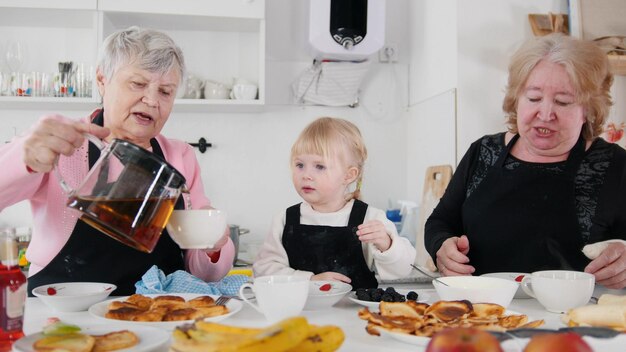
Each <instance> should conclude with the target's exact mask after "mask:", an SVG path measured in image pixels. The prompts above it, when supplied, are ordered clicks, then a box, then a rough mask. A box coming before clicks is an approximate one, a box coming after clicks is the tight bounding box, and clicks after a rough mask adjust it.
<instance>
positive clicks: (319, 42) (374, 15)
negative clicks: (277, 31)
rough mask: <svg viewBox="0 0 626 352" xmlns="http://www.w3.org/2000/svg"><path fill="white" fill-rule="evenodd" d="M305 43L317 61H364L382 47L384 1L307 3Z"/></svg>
mask: <svg viewBox="0 0 626 352" xmlns="http://www.w3.org/2000/svg"><path fill="white" fill-rule="evenodd" d="M309 44H310V45H311V49H312V51H313V55H314V56H315V58H317V59H331V60H353V61H359V60H364V59H367V57H368V56H369V55H371V54H373V53H375V52H377V51H378V50H380V49H381V48H382V47H383V45H384V44H385V0H310V16H309Z"/></svg>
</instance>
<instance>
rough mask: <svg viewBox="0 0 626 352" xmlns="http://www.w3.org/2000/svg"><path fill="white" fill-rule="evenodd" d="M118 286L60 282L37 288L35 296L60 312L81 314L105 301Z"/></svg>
mask: <svg viewBox="0 0 626 352" xmlns="http://www.w3.org/2000/svg"><path fill="white" fill-rule="evenodd" d="M116 288H117V286H115V285H113V284H107V283H101V282H60V283H56V284H49V285H43V286H39V287H36V288H35V289H33V295H35V296H37V297H39V299H40V300H42V301H43V303H45V304H46V305H47V306H48V307H50V308H52V309H54V310H56V311H59V312H80V311H84V310H87V309H88V308H89V307H91V306H92V305H94V304H96V303H98V302H100V301H103V300H104V299H105V298H107V297H108V296H109V295H110V294H111V292H113V291H115V289H116Z"/></svg>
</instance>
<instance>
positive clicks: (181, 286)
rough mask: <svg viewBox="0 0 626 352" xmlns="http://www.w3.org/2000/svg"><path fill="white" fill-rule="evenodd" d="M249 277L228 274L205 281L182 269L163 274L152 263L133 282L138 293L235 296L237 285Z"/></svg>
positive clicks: (239, 285) (237, 289)
mask: <svg viewBox="0 0 626 352" xmlns="http://www.w3.org/2000/svg"><path fill="white" fill-rule="evenodd" d="M249 279H250V277H248V276H246V275H229V276H226V277H224V278H223V279H222V280H220V281H218V282H205V281H203V280H202V279H200V278H197V277H195V276H193V275H191V274H190V273H188V272H186V271H183V270H177V271H175V272H173V273H171V274H169V275H167V276H165V274H164V273H163V271H162V270H160V269H159V268H158V267H157V266H156V265H153V266H152V267H151V268H150V269H149V270H148V271H147V272H146V273H145V274H143V276H142V277H141V280H140V281H137V283H135V288H136V293H140V294H163V293H199V294H205V295H227V296H236V295H237V294H238V292H239V287H241V285H243V284H244V283H246V282H248V280H249Z"/></svg>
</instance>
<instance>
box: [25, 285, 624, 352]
mask: <svg viewBox="0 0 626 352" xmlns="http://www.w3.org/2000/svg"><path fill="white" fill-rule="evenodd" d="M394 287H395V288H397V289H410V290H415V291H417V292H418V293H420V292H426V293H428V294H430V299H429V300H428V302H429V303H432V302H434V301H436V300H438V296H437V295H436V293H435V290H434V289H433V287H432V285H430V284H402V285H394ZM604 292H607V290H606V289H603V288H600V287H597V288H596V292H595V294H594V295H595V296H596V297H597V296H599V295H600V294H601V293H604ZM612 293H617V294H626V292H625V291H623V290H622V291H618V292H612ZM361 308H363V307H362V306H360V305H357V304H356V303H354V302H352V301H351V300H349V299H348V298H347V297H344V298H343V299H342V300H341V301H339V302H338V303H337V304H336V305H335V306H333V307H332V308H331V309H328V310H319V311H305V312H303V315H304V316H305V317H306V318H307V320H308V321H309V323H311V324H317V325H326V324H332V325H337V326H340V327H341V328H342V329H343V331H344V333H345V335H346V340H345V341H344V343H343V345H342V346H341V348H340V350H339V351H359V352H360V351H377V352H378V351H381V350H384V351H389V352H393V351H423V350H424V349H425V348H424V347H419V346H414V345H410V344H406V343H404V342H400V341H396V340H393V339H390V338H388V337H379V336H372V335H369V334H367V332H366V331H365V325H366V322H365V321H363V320H360V319H359V318H358V316H357V312H358V310H359V309H361ZM508 309H509V310H512V311H516V312H521V313H523V314H526V315H528V316H529V318H530V319H531V320H536V319H544V320H545V322H546V324H545V326H544V327H545V328H552V329H558V328H559V327H563V324H562V323H561V322H560V316H559V314H555V313H550V312H548V311H546V310H545V309H544V308H543V307H542V306H541V305H540V304H539V302H537V301H536V300H535V299H515V300H513V302H512V303H511V305H510V306H509V307H508ZM49 317H58V318H60V319H61V320H63V321H65V322H67V323H71V324H76V325H79V326H80V325H83V326H84V325H93V324H101V323H102V321H101V320H97V319H96V318H94V317H92V316H90V314H89V313H88V312H86V311H85V312H76V313H59V312H55V311H53V310H51V309H50V308H48V307H47V306H46V305H44V304H43V303H42V302H41V301H40V300H39V299H38V298H28V300H27V302H26V315H25V320H24V333H25V334H27V335H28V334H33V333H37V332H40V331H41V328H42V326H44V325H45V323H46V320H47V319H48V318H49ZM221 323H224V324H229V325H236V326H249V327H261V326H266V325H267V322H266V321H265V318H264V317H263V316H262V315H261V314H260V313H258V312H257V311H256V310H254V309H253V308H252V307H250V306H248V305H247V304H245V303H244V307H243V309H242V310H241V311H239V312H238V313H236V314H235V315H233V316H231V317H229V318H227V319H226V320H223V321H222V322H221ZM621 349H623V346H616V349H615V351H620V350H621ZM166 350H167V349H163V351H166Z"/></svg>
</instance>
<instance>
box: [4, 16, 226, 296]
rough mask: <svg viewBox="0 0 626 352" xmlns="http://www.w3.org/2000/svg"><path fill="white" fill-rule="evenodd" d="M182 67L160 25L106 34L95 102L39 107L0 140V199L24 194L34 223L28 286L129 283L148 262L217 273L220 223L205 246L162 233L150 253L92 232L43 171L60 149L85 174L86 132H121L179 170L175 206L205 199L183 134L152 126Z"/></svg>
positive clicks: (124, 289) (126, 288)
mask: <svg viewBox="0 0 626 352" xmlns="http://www.w3.org/2000/svg"><path fill="white" fill-rule="evenodd" d="M184 73H185V62H184V58H183V53H182V51H181V50H180V48H179V47H178V46H177V45H176V44H175V43H174V41H173V40H172V39H171V38H170V37H169V36H167V35H166V34H164V33H161V32H158V31H155V30H150V29H142V28H138V27H130V28H128V29H125V30H121V31H118V32H115V33H113V34H111V35H110V36H109V37H107V38H106V40H105V42H104V44H103V46H102V50H101V53H100V57H99V62H98V66H97V70H96V81H97V85H98V91H99V93H100V95H101V97H102V108H100V109H97V110H96V111H94V112H93V113H92V114H91V116H89V117H87V118H84V119H81V120H73V119H70V118H67V117H64V116H61V115H46V116H43V117H42V118H41V119H40V120H39V121H38V123H36V124H35V125H34V126H33V127H32V128H31V129H30V131H28V133H26V134H25V135H24V136H21V137H17V138H15V139H14V140H13V141H11V142H10V143H8V144H6V145H4V146H2V147H0V163H1V164H2V165H3V168H4V169H5V170H4V172H2V173H1V175H0V209H3V208H5V207H7V206H10V205H12V204H15V203H17V202H20V201H22V200H28V201H30V205H31V209H32V213H33V219H34V228H33V234H32V241H31V243H30V246H29V247H28V250H27V252H26V257H27V258H28V260H29V261H30V262H31V266H30V272H29V278H28V286H29V288H28V289H29V293H31V292H32V289H33V288H35V287H37V286H40V285H44V284H49V283H56V282H67V281H95V282H108V283H113V284H115V285H117V287H118V288H117V290H116V291H115V294H116V295H127V294H132V293H134V292H135V287H134V284H135V282H136V281H138V280H139V279H140V278H141V276H142V275H143V274H144V273H145V272H146V271H147V270H148V269H149V268H150V267H152V266H153V265H157V266H158V267H159V268H160V269H161V270H163V272H164V273H165V274H169V273H172V272H174V271H176V270H184V269H187V270H188V271H189V272H190V273H192V274H193V275H195V276H198V277H200V278H202V279H203V280H205V281H218V280H220V279H221V278H222V277H224V276H225V275H226V274H227V273H228V271H229V270H230V269H231V267H232V262H233V257H234V246H233V244H232V242H231V241H230V239H229V236H228V233H227V232H225V234H224V236H223V237H222V239H221V240H220V241H219V242H218V243H217V245H216V246H215V247H214V248H212V249H209V250H202V249H192V250H184V251H183V250H182V249H181V248H180V247H179V246H178V245H177V244H176V243H175V242H174V241H173V240H172V239H171V238H170V236H169V235H168V234H167V230H163V233H162V235H161V237H160V239H159V242H158V243H157V245H156V247H155V249H154V250H153V251H152V253H142V252H139V251H136V250H134V249H132V248H130V247H127V246H125V245H124V244H122V243H120V242H117V241H115V240H113V239H112V238H109V237H107V236H104V235H102V234H100V233H98V230H96V229H95V228H93V227H91V226H89V225H87V224H86V223H85V222H83V221H82V220H81V219H79V213H78V212H76V211H71V210H69V209H68V208H67V207H66V205H65V203H66V201H67V197H66V195H65V194H64V193H63V191H62V189H61V188H60V186H59V182H58V180H57V177H56V175H55V174H54V173H52V172H51V171H52V170H53V168H54V167H55V161H56V160H57V158H58V157H59V155H61V154H62V155H64V156H65V157H66V158H68V159H70V161H72V162H68V163H63V165H74V166H73V167H72V169H65V170H60V171H61V173H62V174H63V175H64V177H65V178H66V181H68V183H70V184H78V183H79V182H80V181H81V180H82V179H84V178H85V176H86V174H87V172H88V171H89V169H90V168H91V167H93V165H94V163H95V161H96V160H97V159H98V157H99V155H100V150H99V149H98V148H97V147H96V146H94V145H93V144H92V143H90V142H88V141H87V139H86V138H85V137H84V134H85V133H89V134H92V135H94V136H96V137H97V138H100V139H102V140H104V141H105V142H110V141H112V140H113V139H114V138H117V139H122V140H126V141H130V142H132V143H134V144H136V145H138V146H140V147H142V148H144V149H146V150H148V151H151V152H152V153H155V154H156V155H159V156H160V157H162V158H163V159H164V160H166V161H167V162H168V163H169V164H170V165H172V166H173V167H174V168H176V169H177V170H178V171H179V172H180V173H181V174H182V175H183V176H184V177H185V179H186V181H187V186H188V188H189V194H184V197H185V200H184V201H183V199H182V197H183V196H181V197H180V198H179V199H178V202H177V203H176V206H175V209H183V208H185V207H189V206H191V207H193V208H196V209H198V208H206V207H210V202H209V199H208V198H207V197H206V196H205V194H204V186H203V184H202V179H201V175H200V167H199V165H198V161H197V160H196V157H195V154H194V150H193V148H191V147H190V146H189V145H188V144H187V143H185V142H182V141H178V140H173V139H168V138H166V137H164V136H163V135H162V134H161V129H162V128H163V126H164V125H165V123H166V122H167V120H168V118H169V116H170V113H171V111H172V107H173V105H174V99H175V97H176V91H177V89H178V88H179V86H180V85H181V82H182V80H183V77H184ZM67 168H69V167H67Z"/></svg>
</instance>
